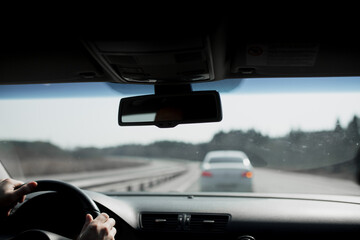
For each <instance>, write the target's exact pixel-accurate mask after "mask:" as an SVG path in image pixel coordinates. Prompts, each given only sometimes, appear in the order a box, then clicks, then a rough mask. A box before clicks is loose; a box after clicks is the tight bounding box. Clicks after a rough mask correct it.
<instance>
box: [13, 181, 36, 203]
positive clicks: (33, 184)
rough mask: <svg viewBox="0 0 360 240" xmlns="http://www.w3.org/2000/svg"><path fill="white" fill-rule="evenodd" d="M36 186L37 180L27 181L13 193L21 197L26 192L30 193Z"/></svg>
mask: <svg viewBox="0 0 360 240" xmlns="http://www.w3.org/2000/svg"><path fill="white" fill-rule="evenodd" d="M36 186H37V182H29V183H26V184H24V185H22V186H21V187H20V188H18V189H16V190H15V191H14V194H15V196H16V197H17V198H19V199H20V198H22V197H23V196H25V195H26V194H28V193H31V192H32V191H34V189H35V188H36Z"/></svg>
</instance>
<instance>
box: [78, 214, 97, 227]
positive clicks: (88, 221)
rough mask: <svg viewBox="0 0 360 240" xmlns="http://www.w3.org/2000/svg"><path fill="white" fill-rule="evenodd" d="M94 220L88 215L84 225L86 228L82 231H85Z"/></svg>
mask: <svg viewBox="0 0 360 240" xmlns="http://www.w3.org/2000/svg"><path fill="white" fill-rule="evenodd" d="M93 220H94V219H93V217H92V216H91V214H86V216H85V223H84V226H83V228H82V230H81V231H83V230H85V228H86V227H87V226H89V224H90V223H91V222H92V221H93Z"/></svg>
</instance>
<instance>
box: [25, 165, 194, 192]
mask: <svg viewBox="0 0 360 240" xmlns="http://www.w3.org/2000/svg"><path fill="white" fill-rule="evenodd" d="M188 171H189V166H188V164H184V163H182V164H179V163H174V162H172V163H169V162H167V163H163V162H157V163H153V164H150V165H144V166H141V167H131V168H120V169H111V170H102V171H95V172H81V173H68V174H59V175H48V176H33V177H31V178H29V179H25V181H29V180H39V179H54V180H62V181H65V182H68V183H70V184H72V185H74V186H77V187H79V188H81V189H84V190H93V191H102V192H112V191H146V190H147V189H150V188H152V187H155V186H159V185H160V184H163V183H166V182H169V181H171V180H173V179H175V178H177V177H179V176H181V175H183V174H185V173H187V172H188Z"/></svg>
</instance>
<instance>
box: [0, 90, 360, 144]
mask: <svg viewBox="0 0 360 240" xmlns="http://www.w3.org/2000/svg"><path fill="white" fill-rule="evenodd" d="M221 99H222V105H223V113H224V117H223V120H222V121H221V122H217V123H202V124H183V125H179V126H177V127H175V128H171V129H159V128H157V127H155V126H141V127H120V126H118V125H117V109H118V104H119V98H118V97H115V98H114V97H103V98H101V97H97V98H64V99H60V98H59V99H47V100H46V101H43V100H42V99H21V100H15V99H11V100H0V109H1V111H2V112H7V115H6V116H5V117H3V118H1V119H0V126H2V129H1V131H0V139H4V140H11V139H13V140H20V141H43V142H50V143H53V144H54V145H57V146H59V147H61V148H63V149H75V148H79V147H80V148H81V147H96V148H104V147H109V146H119V145H125V144H149V143H152V142H155V141H178V142H184V143H193V144H197V143H206V142H209V141H210V140H211V139H212V138H213V136H214V135H215V134H216V133H218V132H221V131H222V132H229V131H232V130H241V131H245V132H246V131H248V130H250V129H253V130H255V131H257V132H259V133H261V134H262V135H265V136H269V137H280V136H285V135H286V134H288V133H290V131H298V130H301V131H303V132H308V131H324V130H325V131H327V130H332V129H334V128H335V126H336V121H337V120H339V121H340V125H341V126H342V127H343V128H346V127H347V125H348V124H349V122H350V121H351V120H352V119H353V117H354V116H355V115H356V116H360V109H359V108H357V106H356V105H355V107H354V105H353V104H349V103H357V102H360V101H359V100H360V93H320V94H319V93H306V94H302V93H297V94H270V93H268V94H248V95H247V94H241V95H236V94H222V95H221ZM284 99H287V101H284ZM249 103H251V104H249ZM15 109H19V110H17V111H15ZM254 109H255V110H254Z"/></svg>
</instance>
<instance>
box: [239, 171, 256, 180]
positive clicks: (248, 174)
mask: <svg viewBox="0 0 360 240" xmlns="http://www.w3.org/2000/svg"><path fill="white" fill-rule="evenodd" d="M241 176H242V177H244V178H252V177H253V173H252V172H250V171H246V172H243V173H242V174H241Z"/></svg>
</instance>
